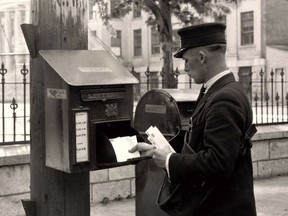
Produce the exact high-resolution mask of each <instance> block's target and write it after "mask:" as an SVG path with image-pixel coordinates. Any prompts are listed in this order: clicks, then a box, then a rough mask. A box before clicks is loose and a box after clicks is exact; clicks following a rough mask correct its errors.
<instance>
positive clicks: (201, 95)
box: [196, 85, 205, 104]
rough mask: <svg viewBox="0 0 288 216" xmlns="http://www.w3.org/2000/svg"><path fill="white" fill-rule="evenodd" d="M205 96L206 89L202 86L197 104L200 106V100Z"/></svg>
mask: <svg viewBox="0 0 288 216" xmlns="http://www.w3.org/2000/svg"><path fill="white" fill-rule="evenodd" d="M204 94H205V88H204V85H202V87H201V89H200V93H199V96H198V98H197V102H196V104H198V103H199V102H200V100H201V99H202V98H203V96H204Z"/></svg>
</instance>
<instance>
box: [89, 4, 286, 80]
mask: <svg viewBox="0 0 288 216" xmlns="http://www.w3.org/2000/svg"><path fill="white" fill-rule="evenodd" d="M108 2H109V4H108V6H109V7H110V10H111V11H113V7H114V6H115V4H117V3H119V2H120V1H119V0H111V1H108ZM287 10H288V1H286V0H242V1H239V3H237V4H235V5H232V6H231V12H230V13H229V14H227V15H225V16H223V17H220V18H221V20H219V17H218V18H211V17H210V18H207V22H209V21H221V22H225V24H226V25H227V31H226V36H227V64H228V66H229V68H230V70H231V71H233V72H234V73H235V74H236V75H237V76H236V77H238V75H239V80H240V81H241V82H242V83H244V85H245V83H248V82H249V79H250V73H251V72H252V79H254V80H257V79H260V77H259V76H260V75H259V74H260V70H261V69H262V70H264V71H267V72H268V71H270V70H271V69H272V68H278V69H277V71H280V69H281V70H282V69H284V71H287V66H288V64H287V63H285V58H286V56H287V54H286V52H287V49H286V46H285V45H287V34H288V30H287V29H285V28H284V27H285V23H287V21H288V20H287V19H288V16H287V15H286V14H287V12H288V11H287ZM90 11H91V14H92V16H91V17H90V20H89V28H90V31H91V32H92V34H91V35H92V36H91V37H98V38H100V39H101V40H102V41H103V42H104V43H105V44H106V45H107V46H108V47H109V48H110V50H111V51H112V52H114V53H115V54H116V55H117V56H118V58H119V60H120V61H121V62H122V63H123V64H124V65H125V66H127V67H128V68H132V66H134V69H135V71H136V72H140V73H142V76H145V75H144V73H143V72H145V71H146V70H147V66H149V69H150V71H152V72H155V73H158V72H159V71H161V67H162V62H161V53H160V48H159V38H158V34H157V31H155V30H153V29H152V28H151V27H149V26H147V25H146V23H145V21H146V19H147V14H146V13H145V12H143V11H137V9H136V8H135V7H134V8H133V11H132V12H131V13H130V14H128V15H126V16H125V17H121V18H120V17H116V18H114V19H112V21H111V24H112V26H113V27H114V29H115V30H116V37H111V35H110V33H109V31H107V29H106V27H105V26H104V25H103V22H102V20H101V18H100V17H99V15H98V13H97V7H96V6H94V7H93V6H92V7H91V8H90ZM172 25H173V40H174V51H176V50H177V48H179V46H180V41H179V37H178V35H177V30H178V29H179V28H181V27H183V25H182V24H181V23H180V22H179V21H178V20H177V19H175V18H174V17H173V18H172ZM91 49H93V47H91ZM274 52H276V53H277V59H278V62H277V64H276V62H275V60H274V59H275V56H276V55H275V54H274ZM279 62H280V63H279ZM174 67H175V68H176V67H177V68H178V69H179V71H180V74H181V75H180V76H179V82H181V81H183V82H186V83H187V79H188V77H187V76H185V73H184V71H183V69H184V64H183V61H182V60H181V59H174ZM266 76H267V77H266V78H265V79H269V75H266ZM285 76H286V80H288V76H287V73H286V75H285ZM143 79H145V77H143Z"/></svg>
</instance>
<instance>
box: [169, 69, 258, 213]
mask: <svg viewBox="0 0 288 216" xmlns="http://www.w3.org/2000/svg"><path fill="white" fill-rule="evenodd" d="M192 122H193V124H192V131H191V132H190V133H188V136H187V137H188V139H187V144H188V145H189V146H190V147H191V148H192V149H193V150H194V151H195V153H194V154H185V153H181V154H180V153H175V154H172V155H171V157H170V160H169V172H170V179H171V181H172V182H175V183H180V184H184V185H187V190H189V187H190V186H193V187H194V186H197V185H198V186H199V185H201V184H203V182H205V183H208V184H211V185H215V188H214V190H213V191H212V193H211V194H210V195H209V197H208V198H207V199H206V200H205V201H204V203H203V204H202V205H201V206H200V208H199V210H198V214H197V215H199V216H232V215H233V216H255V215H256V210H255V200H254V192H253V171H252V160H251V151H250V149H249V150H247V152H246V154H245V155H241V154H240V153H239V149H240V148H239V146H240V142H241V140H242V139H243V136H244V133H245V132H246V130H247V129H248V127H249V126H250V125H251V124H252V110H251V106H250V103H249V101H248V99H247V97H246V95H245V92H244V91H243V88H242V86H241V85H240V84H239V83H238V82H236V81H235V78H234V75H233V74H232V73H230V74H228V75H225V76H224V77H222V78H220V79H219V80H217V81H216V82H215V83H214V84H213V85H212V86H211V88H210V89H209V90H208V92H207V93H206V94H205V95H204V97H203V98H202V99H201V100H200V101H199V103H198V104H197V106H196V108H195V110H194V112H193V115H192ZM187 216H189V215H187Z"/></svg>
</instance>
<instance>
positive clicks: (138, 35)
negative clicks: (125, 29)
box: [134, 29, 142, 56]
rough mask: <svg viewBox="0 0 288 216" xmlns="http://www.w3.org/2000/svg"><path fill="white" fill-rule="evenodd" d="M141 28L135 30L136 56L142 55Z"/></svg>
mask: <svg viewBox="0 0 288 216" xmlns="http://www.w3.org/2000/svg"><path fill="white" fill-rule="evenodd" d="M141 44H142V37H141V29H137V30H134V56H141V55H142V45H141Z"/></svg>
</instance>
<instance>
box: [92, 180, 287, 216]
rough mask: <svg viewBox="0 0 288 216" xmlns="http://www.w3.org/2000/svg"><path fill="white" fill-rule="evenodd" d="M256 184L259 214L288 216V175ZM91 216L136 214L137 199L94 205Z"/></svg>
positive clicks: (256, 182)
mask: <svg viewBox="0 0 288 216" xmlns="http://www.w3.org/2000/svg"><path fill="white" fill-rule="evenodd" d="M254 185H255V187H254V189H255V198H256V207H257V216H288V176H279V177H273V178H268V179H257V180H255V184H254ZM91 216H135V199H134V198H133V199H125V200H122V201H113V202H110V203H109V204H106V205H104V204H96V205H92V206H91ZM151 216H152V215H151Z"/></svg>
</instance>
